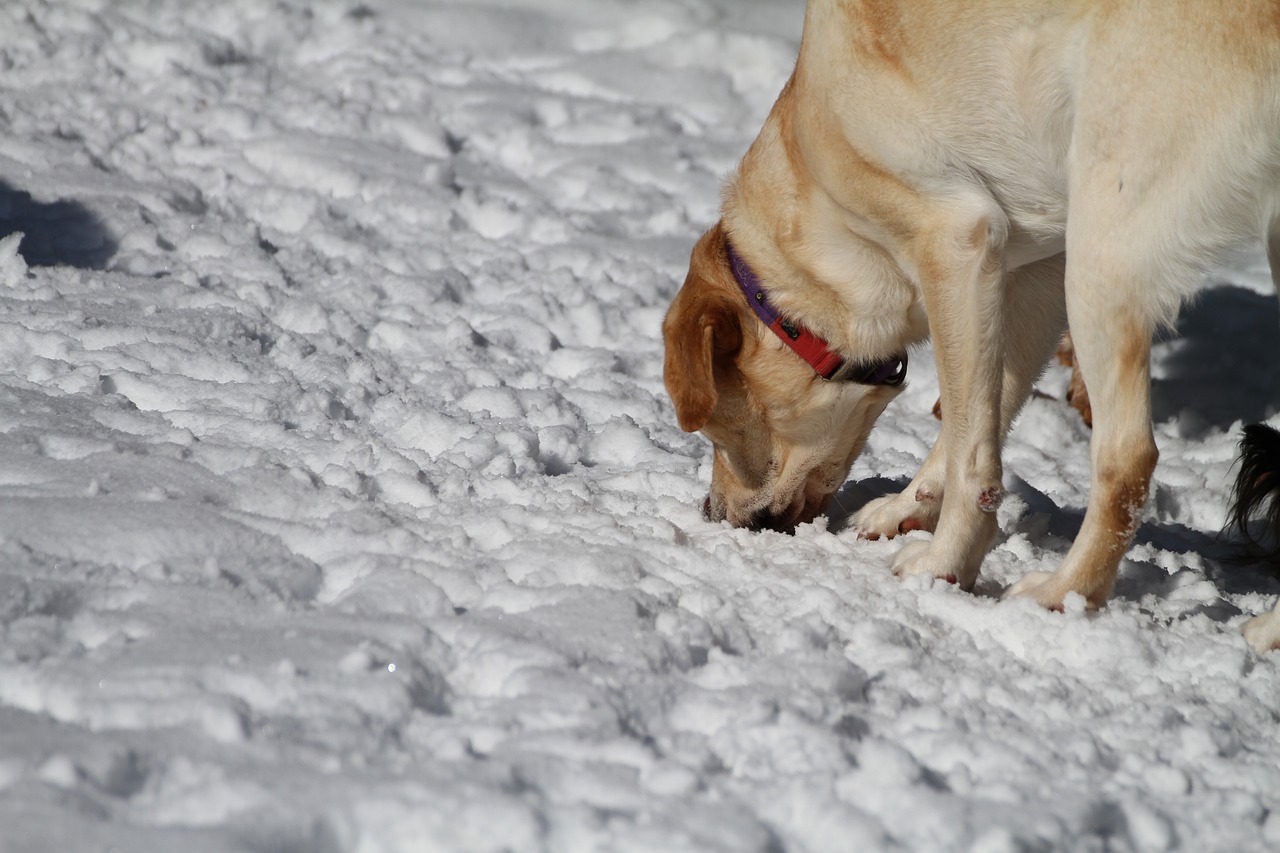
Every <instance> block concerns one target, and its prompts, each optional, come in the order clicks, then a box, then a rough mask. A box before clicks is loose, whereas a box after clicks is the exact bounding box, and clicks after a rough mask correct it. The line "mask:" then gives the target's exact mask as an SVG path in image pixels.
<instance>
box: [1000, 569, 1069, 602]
mask: <svg viewBox="0 0 1280 853" xmlns="http://www.w3.org/2000/svg"><path fill="white" fill-rule="evenodd" d="M1000 598H1001V599H1002V600H1004V601H1008V600H1009V599H1011V598H1029V599H1031V600H1032V601H1034V602H1036V603H1037V604H1039V605H1040V606H1041V607H1045V608H1047V609H1049V610H1062V599H1063V598H1065V594H1064V592H1063V591H1062V590H1061V589H1060V588H1059V587H1058V585H1057V584H1055V583H1053V572H1027V573H1026V574H1025V575H1023V576H1022V577H1021V578H1019V579H1018V580H1017V581H1016V582H1015V583H1014V584H1013V585H1011V586H1010V587H1009V588H1008V589H1006V590H1005V591H1004V595H1002V596H1000Z"/></svg>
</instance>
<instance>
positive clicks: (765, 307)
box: [725, 242, 907, 388]
mask: <svg viewBox="0 0 1280 853" xmlns="http://www.w3.org/2000/svg"><path fill="white" fill-rule="evenodd" d="M725 245H726V247H727V248H728V251H729V267H730V268H731V269H732V270H733V277H734V279H735V280H736V281H737V282H738V287H739V288H741V290H742V292H743V293H744V294H745V295H746V297H747V302H748V303H750V305H751V308H752V310H753V311H755V312H756V316H757V317H759V318H760V322H762V323H764V324H765V325H766V326H768V327H769V328H770V329H772V330H773V333H774V334H776V335H777V336H778V337H779V338H780V339H781V340H782V342H783V343H784V344H786V345H787V346H788V347H790V348H791V349H792V351H793V352H795V354H796V355H798V356H800V357H801V358H803V359H804V360H805V361H806V362H808V363H809V365H810V366H811V367H812V368H813V369H814V371H816V372H817V374H818V375H819V376H821V377H822V378H823V379H826V380H829V381H832V382H857V383H858V384H860V385H887V386H889V387H891V388H896V387H897V386H899V385H901V384H902V383H903V381H904V380H905V379H906V378H907V354H906V352H903V353H902V354H901V355H895V356H893V357H891V358H889V359H886V360H885V361H881V362H876V363H874V364H869V365H868V364H859V363H857V362H853V361H848V360H846V359H844V358H842V357H841V356H840V354H839V353H837V352H835V351H834V350H833V349H831V345H830V344H828V343H827V342H826V341H824V340H823V339H822V338H820V337H818V336H817V335H815V334H814V333H813V332H811V331H809V330H808V329H806V328H805V327H804V326H801V325H800V324H799V323H793V322H791V321H790V320H787V319H786V318H785V317H783V316H782V314H781V312H779V311H778V310H777V309H776V308H774V307H773V305H772V304H771V303H770V302H769V297H768V294H767V293H766V292H765V289H764V286H763V285H761V284H760V278H759V277H758V276H757V275H756V274H755V273H754V272H753V271H752V269H751V267H749V266H748V265H747V262H746V261H744V260H743V259H742V256H741V255H739V254H738V253H737V252H735V251H734V250H733V246H732V245H730V244H729V243H727V242H726V243H725Z"/></svg>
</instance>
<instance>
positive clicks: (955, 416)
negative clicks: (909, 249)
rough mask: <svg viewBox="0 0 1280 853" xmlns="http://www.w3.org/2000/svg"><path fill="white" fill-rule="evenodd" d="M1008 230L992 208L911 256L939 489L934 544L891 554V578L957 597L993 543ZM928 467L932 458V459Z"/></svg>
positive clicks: (933, 236)
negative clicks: (937, 404) (927, 339)
mask: <svg viewBox="0 0 1280 853" xmlns="http://www.w3.org/2000/svg"><path fill="white" fill-rule="evenodd" d="M1006 227H1007V223H1006V221H1005V219H1004V216H1003V213H1002V212H1001V211H1000V209H999V208H998V207H997V206H996V205H995V203H994V202H993V201H991V200H990V199H986V198H983V199H981V201H980V202H979V204H977V205H970V206H969V207H968V210H967V211H966V212H960V213H951V214H949V215H947V216H946V217H945V219H944V221H943V222H942V223H941V224H940V225H938V226H935V227H932V228H929V229H928V230H927V231H926V232H925V233H926V234H927V236H925V237H921V238H919V239H920V240H921V241H922V243H921V245H920V246H919V247H918V251H917V255H916V263H917V271H918V279H919V282H920V286H921V290H922V292H923V295H924V301H925V309H926V310H927V311H928V314H929V331H930V334H931V336H932V338H933V349H934V357H935V359H936V361H937V365H938V382H939V384H940V385H941V390H942V407H943V411H944V412H946V416H945V418H944V419H943V422H942V439H941V440H942V442H943V444H944V447H945V452H943V451H942V450H939V451H938V453H940V454H942V455H943V456H944V458H945V472H946V474H945V486H944V497H943V501H942V508H941V513H940V515H939V516H938V525H937V529H936V532H935V534H934V537H933V540H932V541H930V542H927V543H923V542H920V543H911V544H909V545H907V546H906V547H905V548H903V550H902V551H901V552H900V553H899V554H898V557H897V559H896V560H895V561H894V571H895V573H898V574H930V575H933V576H935V577H939V578H945V579H946V580H948V581H952V582H955V583H957V584H959V585H960V586H961V587H962V588H964V589H969V588H971V587H972V586H973V584H974V582H975V581H976V580H977V578H978V569H979V568H980V566H981V564H982V558H983V556H984V555H985V554H986V551H987V549H988V548H989V547H990V546H991V542H992V540H993V539H994V537H995V532H996V520H995V510H996V508H997V507H998V506H999V505H1000V499H1001V496H1002V489H1001V484H1000V480H1001V466H1000V439H1001V435H1002V431H1001V419H1002V418H1001V413H1002V405H1001V403H1002V397H1003V384H1004V359H1005V342H1004V330H1003V328H1002V319H1003V317H1004V313H1005V310H1004V298H1005V296H1004V289H1003V287H1002V284H1003V279H1004V268H1003V259H1002V250H1003V246H1004V235H1005V229H1006ZM931 458H932V454H931Z"/></svg>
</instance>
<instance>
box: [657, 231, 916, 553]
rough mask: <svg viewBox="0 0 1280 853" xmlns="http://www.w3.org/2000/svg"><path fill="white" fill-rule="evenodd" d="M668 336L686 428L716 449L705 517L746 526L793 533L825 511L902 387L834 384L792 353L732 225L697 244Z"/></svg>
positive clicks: (673, 382)
mask: <svg viewBox="0 0 1280 853" xmlns="http://www.w3.org/2000/svg"><path fill="white" fill-rule="evenodd" d="M767 284H768V283H767V282H765V285H766V286H767ZM663 337H664V340H665V343H666V364H665V367H664V371H663V376H664V379H665V381H666V385H667V392H668V393H669V394H670V395H671V399H672V401H673V402H674V404H675V409H676V417H677V418H678V419H679V422H680V427H681V429H684V430H685V431H686V432H694V431H701V432H702V434H703V435H705V436H706V437H707V438H709V439H710V440H711V443H712V445H714V449H715V450H714V452H715V457H714V465H713V467H712V475H711V494H710V495H709V496H708V498H707V501H706V504H705V507H704V512H705V514H706V516H707V518H708V519H710V520H712V521H722V520H724V519H726V518H727V519H728V520H729V522H730V523H731V524H733V525H734V526H735V527H749V528H751V529H753V530H759V529H771V530H780V531H784V532H790V531H793V530H794V529H795V526H796V525H797V524H803V523H805V522H808V521H812V520H813V519H814V518H816V517H817V516H818V515H820V514H821V513H823V512H824V511H825V510H826V508H827V505H828V504H829V503H830V502H831V498H832V497H833V496H834V495H835V493H836V490H837V489H838V488H840V486H841V484H843V483H844V480H845V477H847V476H848V473H849V469H850V467H851V466H852V465H853V461H854V460H855V459H856V458H857V456H858V454H859V453H860V452H861V451H862V447H863V445H864V444H865V443H866V440H867V435H868V434H869V433H870V432H871V427H872V426H873V425H874V423H875V420H876V418H878V417H879V416H880V413H881V412H883V411H884V408H885V406H886V405H888V404H889V401H890V400H892V399H893V398H894V397H895V396H896V395H897V393H898V391H899V390H900V389H899V388H898V387H896V386H893V385H885V384H882V385H868V384H859V383H855V382H833V381H828V380H825V379H823V378H822V377H820V376H818V375H817V373H815V372H814V369H813V368H812V367H811V366H810V365H809V364H808V363H807V362H806V361H804V360H803V359H801V358H800V356H798V355H797V354H796V353H795V352H793V351H792V350H791V349H789V348H787V347H786V346H784V345H783V344H782V342H781V340H779V339H778V337H777V336H776V335H774V334H773V333H772V332H771V331H770V330H769V329H767V328H766V327H765V325H764V324H763V323H762V322H761V321H760V319H759V318H757V317H756V315H755V314H754V313H753V312H752V309H751V308H750V307H749V305H748V303H747V299H746V296H745V295H744V293H743V292H742V290H741V289H740V288H739V286H738V282H737V280H736V279H735V278H734V274H733V271H732V269H731V267H730V261H729V258H728V247H727V244H726V237H725V234H724V230H723V227H722V226H721V225H717V226H716V227H714V228H713V229H711V230H710V231H708V232H707V233H706V234H705V235H703V237H702V239H701V240H699V241H698V244H697V245H696V246H695V247H694V250H693V256H692V258H691V260H690V264H689V275H688V277H687V278H686V279H685V283H684V286H683V287H682V288H681V289H680V292H679V293H678V294H677V295H676V298H675V301H674V302H673V303H672V305H671V309H670V311H668V313H667V318H666V322H665V323H664V324H663Z"/></svg>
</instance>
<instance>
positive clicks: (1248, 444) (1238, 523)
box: [1227, 424, 1280, 563]
mask: <svg viewBox="0 0 1280 853" xmlns="http://www.w3.org/2000/svg"><path fill="white" fill-rule="evenodd" d="M1254 518H1258V519H1259V520H1261V521H1262V522H1264V524H1263V525H1261V527H1262V532H1261V539H1259V538H1258V537H1256V536H1255V535H1254V532H1253V531H1251V530H1250V524H1249V523H1250V521H1251V520H1253V519H1254ZM1227 528H1228V529H1232V528H1235V529H1237V530H1239V531H1240V534H1241V535H1242V536H1243V537H1244V538H1245V540H1246V541H1248V542H1249V544H1250V545H1252V546H1253V547H1254V549H1255V550H1256V552H1257V554H1258V556H1261V557H1264V558H1266V559H1268V560H1270V561H1272V562H1277V563H1280V432H1277V431H1276V430H1275V429H1273V428H1271V427H1269V426H1267V425H1266V424H1249V425H1248V426H1246V427H1245V428H1244V436H1243V437H1242V438H1241V439H1240V471H1239V473H1237V474H1236V482H1235V487H1234V488H1233V489H1232V490H1231V506H1230V507H1229V508H1228V510H1227Z"/></svg>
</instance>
